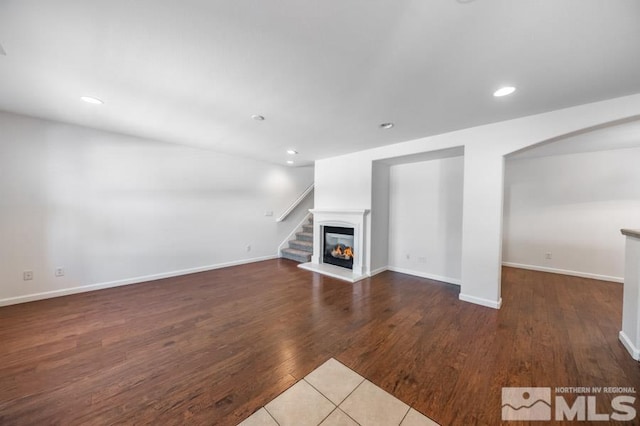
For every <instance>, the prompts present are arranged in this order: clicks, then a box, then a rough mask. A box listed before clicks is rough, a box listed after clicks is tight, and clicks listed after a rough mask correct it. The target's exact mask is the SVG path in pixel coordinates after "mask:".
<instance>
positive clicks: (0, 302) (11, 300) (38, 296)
mask: <svg viewBox="0 0 640 426" xmlns="http://www.w3.org/2000/svg"><path fill="white" fill-rule="evenodd" d="M277 258H278V256H262V257H254V258H251V259H243V260H236V261H233V262H225V263H218V264H215V265H209V266H200V267H197V268H189V269H181V270H178V271H170V272H163V273H160V274H153V275H145V276H141V277H135V278H127V279H124V280H117V281H109V282H106V283H98V284H88V285H83V286H78V287H70V288H63V289H59V290H52V291H45V292H42V293H32V294H26V295H24V296H17V297H8V298H6V299H0V306H8V305H16V304H18V303H25V302H32V301H34V300H42V299H51V298H53V297H60V296H67V295H69V294H76V293H84V292H88V291H94V290H102V289H105V288H111V287H120V286H123V285H129V284H139V283H142V282H147V281H154V280H161V279H163V278H172V277H178V276H181V275H188V274H194V273H197V272H206V271H212V270H214V269H220V268H227V267H229V266H237V265H244V264H247V263H254V262H262V261H264V260H271V259H277Z"/></svg>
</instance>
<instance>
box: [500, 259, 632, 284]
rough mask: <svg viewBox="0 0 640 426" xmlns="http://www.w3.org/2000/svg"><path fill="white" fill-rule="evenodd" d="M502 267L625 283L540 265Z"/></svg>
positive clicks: (618, 278)
mask: <svg viewBox="0 0 640 426" xmlns="http://www.w3.org/2000/svg"><path fill="white" fill-rule="evenodd" d="M502 266H509V267H512V268H520V269H528V270H530V271H540V272H550V273H552V274H561V275H571V276H573V277H580V278H591V279H594V280H600V281H612V282H614V283H622V282H624V278H622V277H612V276H610V275H600V274H592V273H590V272H580V271H572V270H569V269H558V268H548V267H546V266H538V265H525V264H523V263H513V262H502Z"/></svg>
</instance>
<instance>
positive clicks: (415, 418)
mask: <svg viewBox="0 0 640 426" xmlns="http://www.w3.org/2000/svg"><path fill="white" fill-rule="evenodd" d="M400 426H440V425H438V423H436V422H434V421H433V420H431V419H430V418H429V417H427V416H425V415H424V414H422V413H419V412H418V411H416V410H414V409H413V408H412V409H410V410H409V412H408V413H407V416H406V417H405V418H404V420H403V421H402V423H400Z"/></svg>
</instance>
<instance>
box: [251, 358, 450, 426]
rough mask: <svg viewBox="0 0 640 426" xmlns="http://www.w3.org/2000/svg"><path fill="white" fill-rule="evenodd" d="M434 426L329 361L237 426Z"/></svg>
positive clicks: (407, 407) (359, 377) (372, 385)
mask: <svg viewBox="0 0 640 426" xmlns="http://www.w3.org/2000/svg"><path fill="white" fill-rule="evenodd" d="M288 425H295V426H305V425H308V426H318V425H322V426H352V425H353V426H357V425H361V426H369V425H371V426H387V425H390V426H391V425H393V426H397V425H400V426H434V425H435V426H437V425H438V424H437V423H436V422H434V421H433V420H431V419H430V418H428V417H426V416H424V415H422V414H420V413H419V412H417V411H416V410H414V409H413V408H410V407H409V406H408V405H407V404H405V403H404V402H402V401H400V400H399V399H397V398H396V397H394V396H393V395H391V394H389V393H388V392H385V391H384V390H382V389H381V388H379V387H378V386H376V385H374V384H373V383H371V382H370V381H368V380H366V379H365V378H364V377H362V376H360V375H359V374H358V373H356V372H355V371H353V370H351V369H349V368H348V367H346V366H344V365H343V364H341V363H339V362H338V361H336V360H335V359H333V358H331V359H330V360H328V361H327V362H325V363H324V364H322V365H321V366H320V367H318V368H316V369H315V370H313V371H312V372H311V373H309V375H307V377H305V378H304V379H302V380H300V381H299V382H297V383H296V384H295V385H293V386H291V387H290V388H289V389H287V390H286V391H284V392H283V393H281V394H280V395H279V396H277V397H276V398H275V399H274V400H273V401H271V402H270V403H268V404H267V405H266V406H264V407H262V408H261V409H259V410H258V411H256V412H255V413H253V415H251V417H249V418H248V419H246V420H245V421H244V422H242V423H240V426H288Z"/></svg>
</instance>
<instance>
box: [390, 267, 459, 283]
mask: <svg viewBox="0 0 640 426" xmlns="http://www.w3.org/2000/svg"><path fill="white" fill-rule="evenodd" d="M386 269H388V270H389V271H393V272H399V273H401V274H407V275H413V276H416V277H420V278H426V279H429V280H434V281H442V282H443V283H447V284H455V285H462V280H460V279H458V278H450V277H443V276H442V275H435V274H428V273H426V272H420V271H413V270H411V269H404V268H398V267H395V266H387V268H386Z"/></svg>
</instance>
